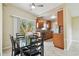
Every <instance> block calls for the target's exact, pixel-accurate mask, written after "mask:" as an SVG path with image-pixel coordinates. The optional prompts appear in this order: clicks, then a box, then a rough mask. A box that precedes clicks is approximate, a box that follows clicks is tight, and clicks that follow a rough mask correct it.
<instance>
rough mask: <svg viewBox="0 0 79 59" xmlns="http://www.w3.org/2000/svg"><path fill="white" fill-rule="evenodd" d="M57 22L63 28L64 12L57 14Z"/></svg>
mask: <svg viewBox="0 0 79 59" xmlns="http://www.w3.org/2000/svg"><path fill="white" fill-rule="evenodd" d="M57 22H58V25H59V26H63V10H61V11H58V12H57Z"/></svg>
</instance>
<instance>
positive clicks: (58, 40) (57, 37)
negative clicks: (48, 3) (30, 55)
mask: <svg viewBox="0 0 79 59" xmlns="http://www.w3.org/2000/svg"><path fill="white" fill-rule="evenodd" d="M57 23H58V26H59V33H54V34H53V38H52V40H53V43H54V46H55V47H58V48H61V49H64V26H63V10H61V11H58V12H57Z"/></svg>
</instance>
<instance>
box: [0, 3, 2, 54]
mask: <svg viewBox="0 0 79 59" xmlns="http://www.w3.org/2000/svg"><path fill="white" fill-rule="evenodd" d="M1 51H2V4H1V3H0V55H1Z"/></svg>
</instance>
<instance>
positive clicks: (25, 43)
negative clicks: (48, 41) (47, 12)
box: [15, 34, 44, 56]
mask: <svg viewBox="0 0 79 59" xmlns="http://www.w3.org/2000/svg"><path fill="white" fill-rule="evenodd" d="M37 38H38V39H41V37H38V36H36V35H33V34H31V35H28V36H25V38H19V39H16V40H15V41H16V43H17V45H18V46H19V49H20V54H21V56H22V55H23V50H22V49H24V48H26V49H30V48H31V45H32V44H34V43H35V42H40V41H37V40H36V39H37ZM42 49H43V50H44V46H42ZM42 52H44V51H42ZM41 55H44V53H42V54H41Z"/></svg>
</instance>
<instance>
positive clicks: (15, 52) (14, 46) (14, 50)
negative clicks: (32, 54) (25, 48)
mask: <svg viewBox="0 0 79 59" xmlns="http://www.w3.org/2000/svg"><path fill="white" fill-rule="evenodd" d="M10 40H11V44H12V54H11V55H12V56H16V55H19V54H20V49H19V48H18V46H17V44H16V42H15V40H14V38H13V36H11V35H10Z"/></svg>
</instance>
